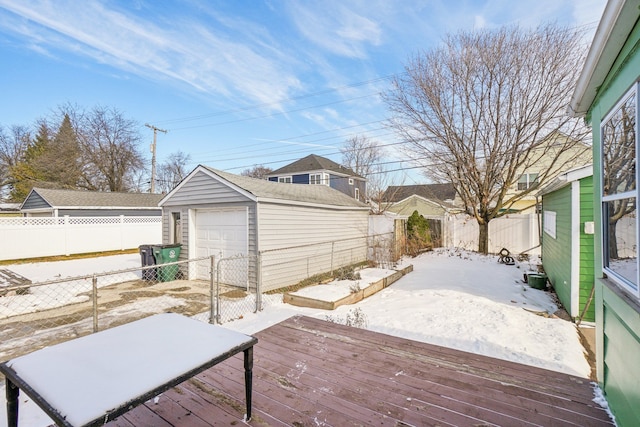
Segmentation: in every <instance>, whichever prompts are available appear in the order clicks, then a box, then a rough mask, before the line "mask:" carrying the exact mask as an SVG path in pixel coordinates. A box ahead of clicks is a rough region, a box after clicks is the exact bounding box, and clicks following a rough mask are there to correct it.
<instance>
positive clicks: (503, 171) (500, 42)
mask: <svg viewBox="0 0 640 427" xmlns="http://www.w3.org/2000/svg"><path fill="white" fill-rule="evenodd" d="M584 53H585V49H584V46H583V45H582V43H581V37H580V34H579V33H577V32H576V31H573V30H569V29H564V28H561V27H557V26H554V25H547V26H543V27H539V28H537V29H535V30H529V31H525V30H522V29H520V28H518V27H503V28H500V29H497V30H483V31H476V32H461V33H458V34H456V35H450V36H447V37H446V39H445V40H444V43H443V45H442V46H440V47H438V48H435V49H433V50H432V51H429V52H425V53H423V54H421V55H417V56H415V57H414V58H413V59H412V60H410V61H409V63H408V65H406V67H405V71H406V73H404V74H402V75H401V76H399V77H397V78H396V79H395V82H394V87H393V89H392V90H390V91H389V92H388V93H387V94H385V100H386V102H387V104H388V106H389V108H390V110H391V111H392V113H393V115H394V116H393V118H392V120H391V125H392V126H393V127H394V128H395V129H396V130H397V132H398V133H399V134H400V135H401V136H402V137H403V138H404V139H405V140H406V142H407V143H406V145H405V147H406V149H407V151H408V152H409V153H410V154H411V155H412V156H415V158H416V159H426V161H425V162H424V163H423V164H424V167H425V173H426V174H427V176H429V177H430V178H432V180H433V181H434V182H452V183H453V184H454V186H455V187H456V191H457V192H458V195H459V196H460V198H461V200H462V201H463V203H464V204H465V206H466V209H467V210H468V212H469V214H470V215H472V216H473V217H474V218H475V219H476V221H477V222H478V224H479V230H480V231H479V239H478V241H479V248H478V249H479V251H480V252H482V253H487V252H488V227H489V221H491V220H492V219H493V218H497V217H499V216H502V215H504V214H506V213H508V211H509V208H510V207H511V206H513V204H514V203H515V202H517V201H518V200H521V199H522V198H523V197H525V196H527V195H528V194H530V193H531V192H532V191H536V190H535V186H530V187H528V188H525V189H522V191H519V192H516V193H515V194H513V192H510V191H509V190H510V189H512V188H514V187H516V186H517V181H518V178H519V177H520V175H521V174H522V172H523V171H524V170H526V169H527V168H528V167H530V166H531V165H534V164H536V163H539V162H541V161H545V162H548V163H546V167H545V168H544V170H542V171H541V172H540V173H539V175H538V177H537V184H538V185H540V184H543V183H544V182H545V181H548V180H549V179H551V178H552V177H554V176H555V175H556V174H557V173H558V172H560V171H561V168H562V167H565V166H566V165H565V163H566V162H567V156H566V155H565V156H561V155H560V154H562V153H574V150H575V151H576V154H575V155H576V156H577V155H584V152H585V151H588V147H585V146H584V145H582V144H581V142H580V141H582V140H584V138H585V137H586V135H587V134H588V131H587V130H586V129H584V128H582V126H581V123H580V122H579V120H576V119H572V118H570V117H569V116H568V115H567V114H566V106H567V105H568V101H569V97H570V96H571V93H572V91H573V85H574V83H575V81H576V79H577V75H578V73H579V71H580V70H581V68H582V67H581V65H582V62H583V59H584ZM561 133H562V134H564V135H567V136H568V137H564V138H563V137H553V135H560V134H561ZM550 135H551V136H552V137H550ZM578 147H580V149H578ZM577 152H579V154H578V153H577ZM572 155H573V154H572Z"/></svg>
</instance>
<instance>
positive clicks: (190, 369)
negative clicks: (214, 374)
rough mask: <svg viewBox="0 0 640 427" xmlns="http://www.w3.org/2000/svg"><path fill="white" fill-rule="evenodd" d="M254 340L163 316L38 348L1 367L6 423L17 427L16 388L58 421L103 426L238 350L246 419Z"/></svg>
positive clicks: (249, 396)
mask: <svg viewBox="0 0 640 427" xmlns="http://www.w3.org/2000/svg"><path fill="white" fill-rule="evenodd" d="M257 342H258V340H257V339H256V338H254V337H251V336H248V335H244V334H241V333H239V332H234V331H231V330H228V329H225V328H222V327H220V326H216V325H210V324H207V323H203V322H199V321H197V320H193V319H190V318H188V317H184V316H181V315H178V314H172V313H165V314H158V315H155V316H151V317H147V318H145V319H142V320H138V321H136V322H132V323H128V324H125V325H122V326H118V327H115V328H112V329H107V330H105V331H102V332H98V333H96V334H92V335H88V336H85V337H82V338H78V339H75V340H72V341H67V342H64V343H61V344H58V345H54V346H52V347H47V348H43V349H42V350H38V351H35V352H33V353H30V354H27V355H25V356H21V357H17V358H15V359H12V360H9V361H7V362H5V363H2V364H0V372H2V373H3V374H4V375H5V377H6V382H7V383H6V392H7V418H8V426H9V427H15V426H17V424H18V395H19V392H20V390H22V391H23V392H25V393H26V394H27V395H29V396H30V397H31V398H32V399H33V400H34V402H36V403H37V404H38V406H40V407H41V408H42V409H43V410H44V411H45V412H46V413H47V414H48V415H49V416H50V417H51V418H52V419H53V420H54V421H55V422H56V423H57V424H58V425H62V426H86V425H102V424H104V423H106V422H108V421H111V420H112V419H114V418H116V417H118V416H119V415H122V414H124V413H125V412H127V411H129V410H130V409H132V408H133V407H135V406H137V405H139V404H140V403H143V402H145V401H147V400H149V399H151V398H153V397H155V396H157V395H158V394H160V393H162V392H163V391H165V390H168V389H169V388H171V387H173V386H175V385H177V384H179V383H181V382H183V381H185V380H187V379H189V378H191V377H193V376H194V375H196V374H198V373H200V372H202V371H204V370H205V369H208V368H210V367H212V366H214V365H216V364H218V363H220V362H222V361H223V360H226V359H228V358H229V357H231V356H233V355H235V354H238V353H239V352H241V351H243V352H244V368H245V397H246V409H247V413H246V419H250V418H251V387H252V375H253V346H254V345H255V344H256V343H257Z"/></svg>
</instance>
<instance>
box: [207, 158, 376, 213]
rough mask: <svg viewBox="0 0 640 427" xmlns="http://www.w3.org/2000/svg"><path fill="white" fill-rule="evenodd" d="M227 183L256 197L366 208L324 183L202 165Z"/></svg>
mask: <svg viewBox="0 0 640 427" xmlns="http://www.w3.org/2000/svg"><path fill="white" fill-rule="evenodd" d="M203 167H204V168H205V169H207V170H208V171H209V172H210V173H213V174H215V175H217V176H219V177H220V178H222V179H224V180H225V181H228V182H229V183H231V184H233V185H235V186H237V187H239V188H241V189H243V190H245V191H247V192H249V193H251V194H253V195H254V196H255V197H257V198H258V199H279V200H292V201H296V202H305V203H314V204H323V205H333V206H352V207H358V208H368V206H367V205H365V204H364V203H362V202H359V201H358V200H356V199H354V198H351V197H349V196H347V195H346V194H344V193H342V192H340V191H338V190H335V189H333V188H331V187H328V186H326V185H308V184H285V183H279V182H272V181H267V180H265V179H257V178H250V177H247V176H241V175H235V174H232V173H228V172H223V171H219V170H216V169H213V168H210V167H208V166H203Z"/></svg>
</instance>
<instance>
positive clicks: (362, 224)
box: [160, 165, 369, 292]
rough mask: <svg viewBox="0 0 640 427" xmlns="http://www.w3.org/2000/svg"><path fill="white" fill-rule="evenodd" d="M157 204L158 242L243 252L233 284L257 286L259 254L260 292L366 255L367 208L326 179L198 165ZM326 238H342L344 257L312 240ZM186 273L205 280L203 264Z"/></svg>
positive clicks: (195, 250) (188, 250) (203, 252)
mask: <svg viewBox="0 0 640 427" xmlns="http://www.w3.org/2000/svg"><path fill="white" fill-rule="evenodd" d="M160 206H161V207H162V210H163V242H165V243H174V242H181V243H182V251H181V254H180V258H182V259H187V258H200V257H207V256H212V255H213V256H215V257H216V260H217V261H216V262H218V261H219V260H221V259H229V258H232V257H236V256H240V257H245V258H247V259H249V268H248V269H247V270H246V273H245V276H244V277H241V278H239V279H234V283H231V284H233V285H237V286H255V285H256V283H257V282H258V271H257V267H256V265H257V263H256V259H257V256H258V255H260V257H261V268H260V279H261V286H262V288H261V290H262V291H263V292H265V291H269V290H272V289H276V288H280V287H284V286H288V285H292V284H296V283H298V282H299V281H300V280H302V279H304V278H307V277H310V276H311V275H313V274H319V273H324V272H329V271H331V270H332V269H333V268H338V267H341V266H345V265H347V264H350V263H352V262H361V261H365V260H366V259H367V236H368V224H369V207H368V206H367V205H365V204H363V203H361V202H359V201H357V200H355V199H354V198H352V197H348V196H347V195H345V194H343V193H341V192H339V191H337V190H334V189H332V188H330V187H328V186H325V185H289V184H283V183H277V182H270V181H267V180H263V179H256V178H249V177H245V176H239V175H234V174H230V173H226V172H222V171H219V170H215V169H212V168H209V167H206V166H202V165H200V166H198V167H196V168H195V169H194V170H193V171H192V172H191V173H190V174H189V175H188V176H187V177H186V178H185V179H183V180H182V181H181V182H180V184H178V186H176V187H175V188H174V189H173V190H172V191H171V192H169V193H168V194H167V195H166V196H165V197H164V198H163V199H162V201H161V202H160ZM178 221H179V222H180V226H177V225H176V222H178ZM177 233H180V235H177ZM333 241H341V243H340V244H339V245H341V246H342V248H343V249H346V250H347V251H348V253H349V257H344V256H340V257H338V256H336V257H335V259H334V257H333V256H331V255H330V253H331V247H332V244H331V243H329V244H328V253H326V252H325V253H319V251H318V249H317V248H315V247H314V246H312V245H314V244H326V243H328V242H333ZM325 246H326V245H325ZM286 248H294V249H293V250H289V251H286V250H285V249H286ZM306 252H308V256H306V257H304V255H305V253H306ZM325 254H328V255H325ZM309 260H311V261H312V262H309ZM205 264H206V263H205ZM188 276H189V277H190V278H197V279H208V278H209V266H208V264H207V265H203V266H201V267H200V268H199V269H196V271H189V272H188ZM223 280H224V279H223Z"/></svg>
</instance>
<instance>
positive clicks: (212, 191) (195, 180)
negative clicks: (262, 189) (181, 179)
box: [163, 171, 249, 207]
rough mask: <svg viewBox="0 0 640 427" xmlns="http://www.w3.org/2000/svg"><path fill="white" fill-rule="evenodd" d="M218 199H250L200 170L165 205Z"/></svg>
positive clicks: (209, 201)
mask: <svg viewBox="0 0 640 427" xmlns="http://www.w3.org/2000/svg"><path fill="white" fill-rule="evenodd" d="M212 200H215V201H216V205H218V204H220V203H237V202H247V201H248V200H249V199H247V197H245V196H244V195H242V194H240V193H239V192H238V191H236V190H234V189H233V188H231V187H229V186H227V185H224V184H222V183H220V182H218V181H216V180H215V179H213V178H211V177H210V176H209V175H207V174H205V173H204V172H201V171H199V172H198V173H196V174H195V175H194V176H192V177H191V179H189V181H188V182H185V183H184V185H183V186H182V187H180V191H177V192H176V193H175V194H174V195H173V196H172V197H171V198H170V199H167V200H165V201H164V204H163V206H164V207H171V206H198V205H204V204H207V203H211V202H212Z"/></svg>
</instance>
